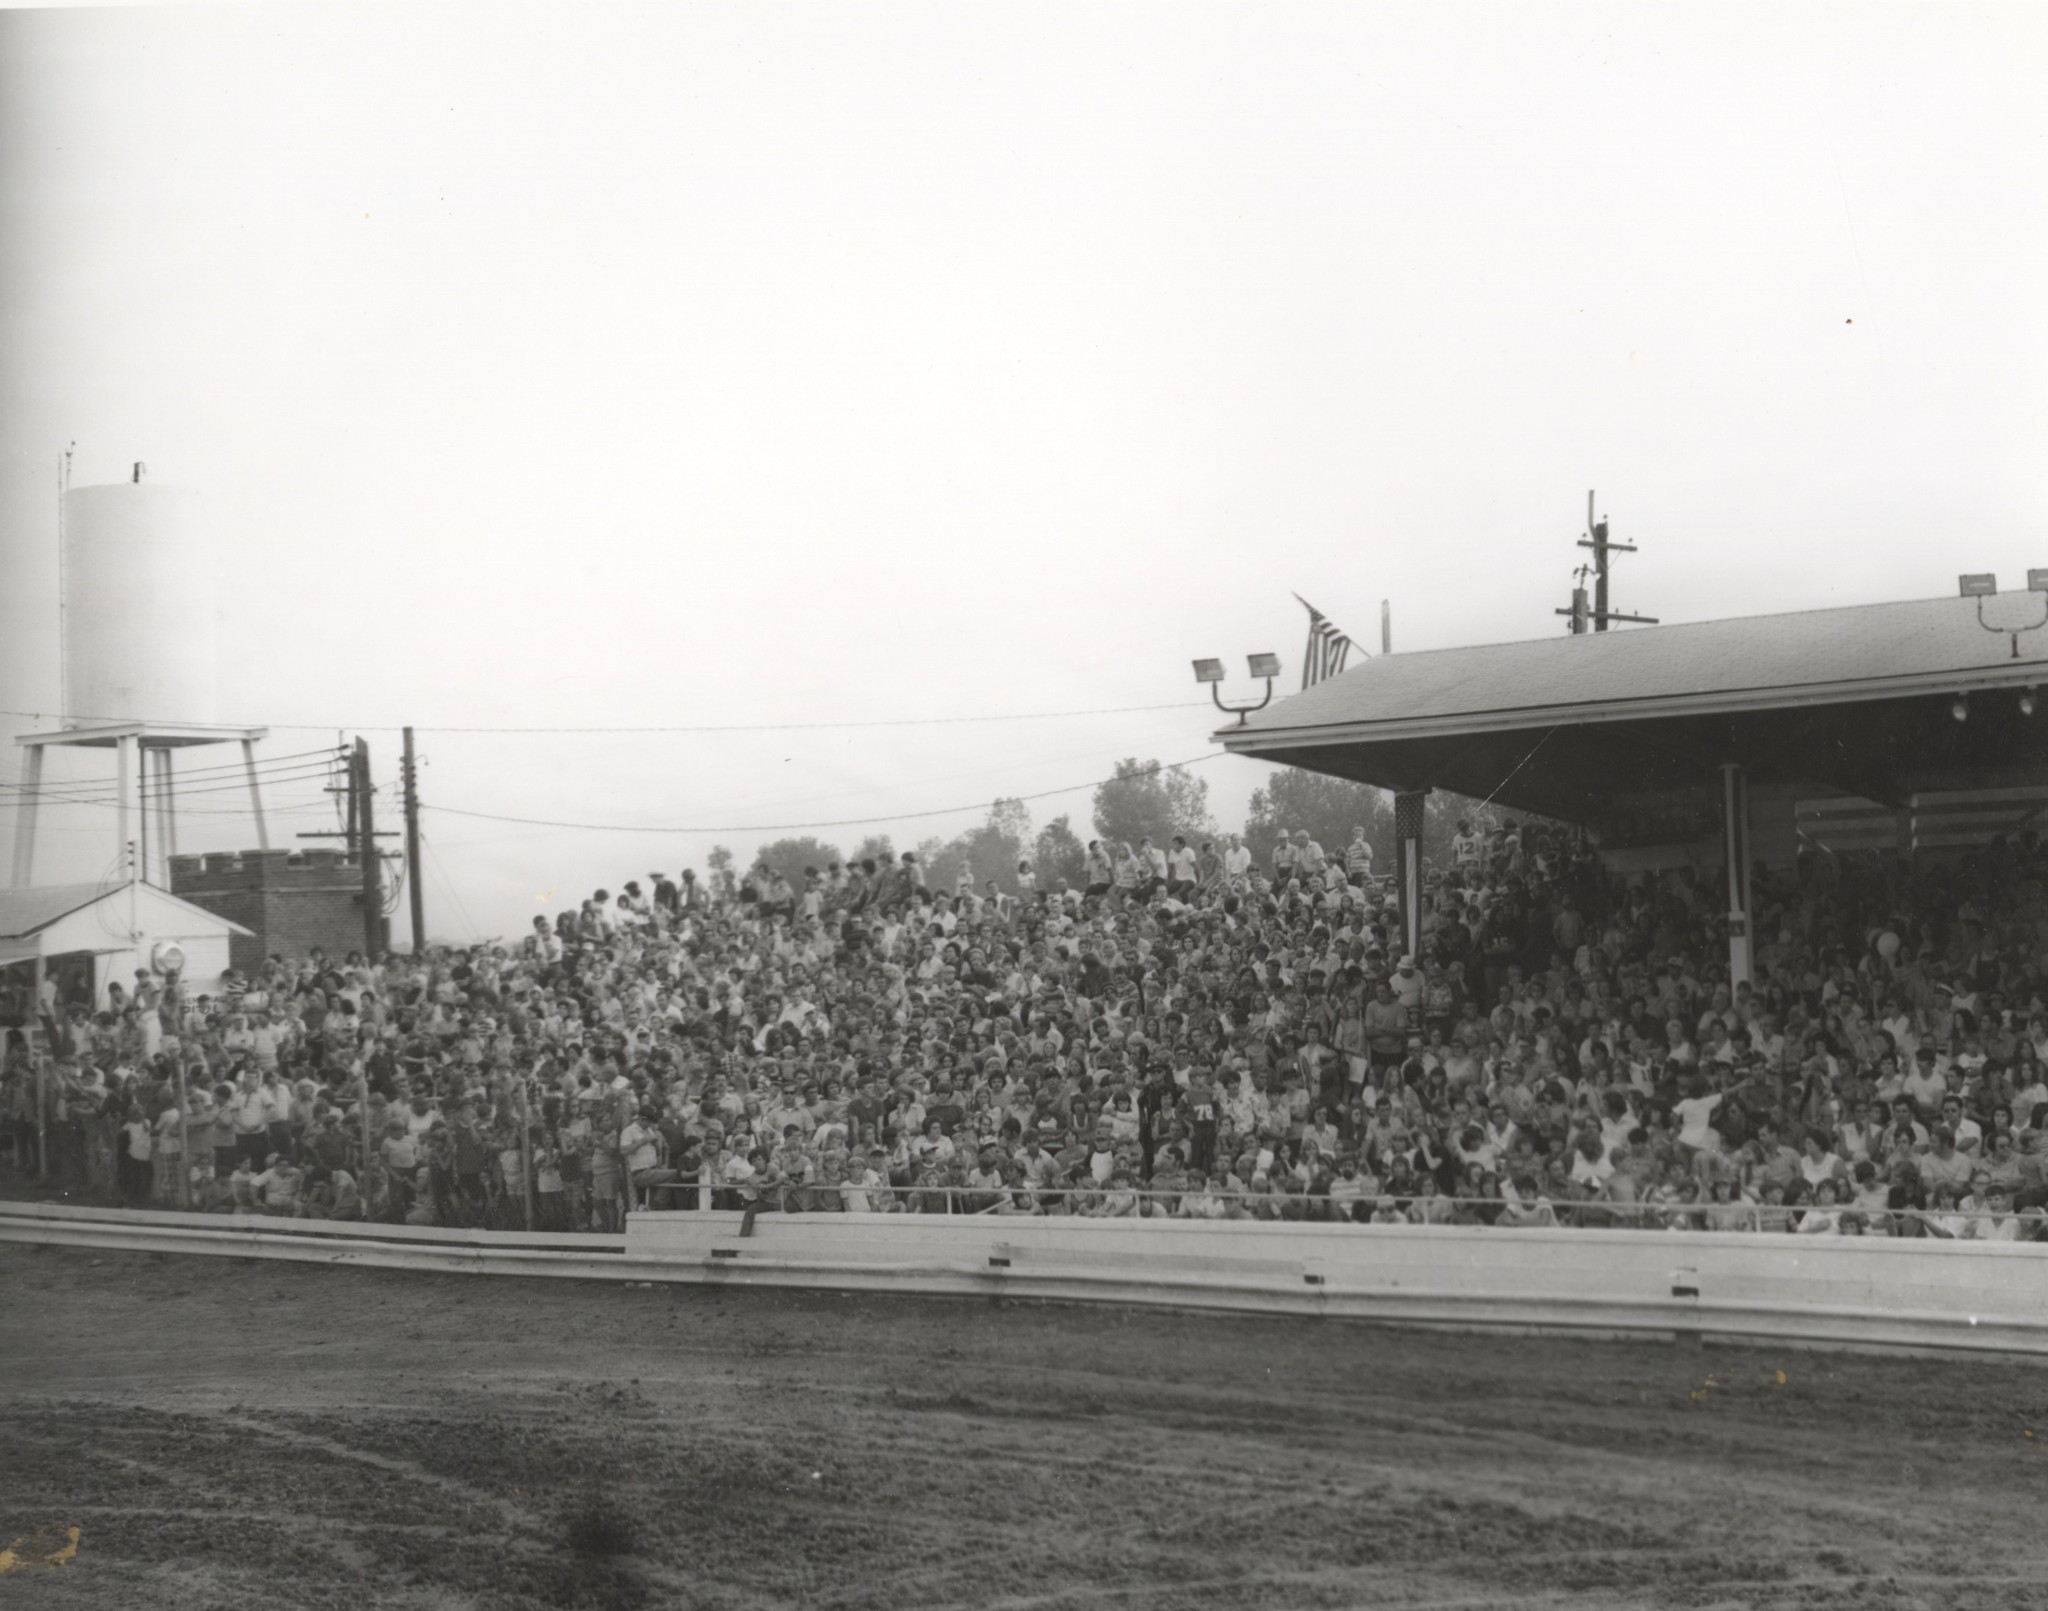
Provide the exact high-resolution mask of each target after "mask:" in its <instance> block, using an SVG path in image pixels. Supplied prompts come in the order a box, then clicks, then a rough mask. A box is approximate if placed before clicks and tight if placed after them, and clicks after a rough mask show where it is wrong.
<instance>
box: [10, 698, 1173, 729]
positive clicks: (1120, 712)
mask: <svg viewBox="0 0 2048 1611" xmlns="http://www.w3.org/2000/svg"><path fill="white" fill-rule="evenodd" d="M1208 708H1209V707H1208V706H1207V705H1204V704H1202V703H1201V702H1200V701H1198V700H1175V701H1173V702H1172V703H1170V704H1165V705H1102V706H1097V707H1095V708H1092V709H1088V710H1031V711H1010V712H1002V713H994V714H985V715H979V716H895V717H885V718H881V719H877V720H872V721H858V722H710V723H697V724H694V725H688V726H655V727H433V726H428V725H425V724H423V723H418V722H415V723H414V724H413V731H415V732H418V733H556V734H562V733H794V732H810V731H822V730H827V729H834V728H862V727H953V726H960V725H963V724H967V723H974V722H1049V721H1059V720H1062V719H1065V718H1068V717H1075V716H1128V715H1132V714H1134V713H1137V712H1140V711H1153V710H1207V709H1208ZM50 714H51V713H50V712H48V711H30V710H0V716H20V717H23V718H25V719H27V720H30V721H43V720H45V719H46V718H48V717H49V715H50ZM70 719H71V720H73V721H84V722H113V721H128V720H131V719H132V718H130V717H126V716H90V715H74V716H73V717H71V718H70ZM250 725H251V726H257V727H273V728H278V729H281V730H285V731H303V732H311V733H322V732H332V731H334V730H335V729H336V728H347V729H348V730H349V731H351V732H357V733H396V732H400V731H402V728H401V726H400V725H399V724H395V723H388V722H387V723H377V722H255V723H251V724H250Z"/></svg>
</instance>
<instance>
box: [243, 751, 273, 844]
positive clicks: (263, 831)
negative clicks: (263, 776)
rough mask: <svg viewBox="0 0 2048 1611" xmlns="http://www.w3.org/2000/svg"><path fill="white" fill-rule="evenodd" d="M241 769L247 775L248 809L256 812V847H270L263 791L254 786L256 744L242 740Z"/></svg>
mask: <svg viewBox="0 0 2048 1611" xmlns="http://www.w3.org/2000/svg"><path fill="white" fill-rule="evenodd" d="M242 770H243V771H244V772H246V773H248V775H249V809H250V810H251V811H254V812H255V813H256V848H257V849H258V850H268V849H269V848H270V828H269V825H268V824H266V823H265V822H264V820H263V791H262V790H261V789H259V788H258V787H257V786H256V746H255V744H254V743H252V742H251V741H250V740H248V739H246V738H245V739H243V740H242Z"/></svg>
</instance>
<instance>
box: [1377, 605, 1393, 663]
mask: <svg viewBox="0 0 2048 1611" xmlns="http://www.w3.org/2000/svg"><path fill="white" fill-rule="evenodd" d="M1393 652H1394V604H1393V600H1391V599H1381V600H1380V653H1381V654H1392V653H1393Z"/></svg>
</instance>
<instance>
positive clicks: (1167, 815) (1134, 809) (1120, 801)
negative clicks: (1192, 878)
mask: <svg viewBox="0 0 2048 1611" xmlns="http://www.w3.org/2000/svg"><path fill="white" fill-rule="evenodd" d="M1215 831H1216V825H1215V823H1214V822H1213V821H1212V820H1211V819H1210V816H1209V783H1208V780H1207V779H1206V778H1198V777H1196V776H1195V775H1194V774H1193V773H1192V772H1189V771H1186V770H1184V769H1183V768H1181V767H1178V766H1161V765H1160V764H1159V763H1158V762H1157V761H1140V760H1136V759H1129V760H1122V761H1118V762H1117V763H1116V775H1115V776H1114V777H1113V778H1111V779H1109V781H1107V782H1105V783H1103V784H1100V785H1098V786H1097V788H1096V790H1095V832H1096V833H1097V834H1098V835H1099V836H1100V837H1102V838H1103V839H1106V840H1109V841H1110V842H1111V843H1113V844H1129V845H1133V846H1135V845H1136V844H1137V842H1138V841H1139V840H1140V839H1150V840H1151V841H1152V843H1153V844H1155V845H1166V844H1169V843H1171V841H1172V839H1173V836H1174V835H1175V834H1185V835H1187V837H1188V839H1189V841H1190V842H1191V843H1192V842H1195V841H1197V840H1199V839H1201V838H1202V837H1203V836H1204V835H1212V834H1214V833H1215Z"/></svg>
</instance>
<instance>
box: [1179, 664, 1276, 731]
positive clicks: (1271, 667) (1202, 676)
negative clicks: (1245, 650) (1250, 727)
mask: <svg viewBox="0 0 2048 1611" xmlns="http://www.w3.org/2000/svg"><path fill="white" fill-rule="evenodd" d="M1245 664H1246V665H1247V666H1249V667H1250V668H1251V674H1252V675H1253V676H1254V677H1263V678H1265V679H1266V694H1265V697H1264V698H1263V699H1261V700H1260V701H1259V702H1258V703H1257V704H1256V705H1226V704H1224V703H1223V696H1222V695H1221V694H1219V693H1218V692H1217V691H1216V685H1217V684H1218V683H1220V682H1222V681H1223V662H1222V661H1221V660H1197V661H1196V662H1195V681H1196V682H1205V683H1207V684H1208V685H1209V697H1210V698H1211V699H1212V700H1214V701H1215V702H1216V708H1217V709H1218V710H1220V711H1222V712H1223V714H1224V715H1226V716H1235V717H1236V718H1237V725H1238V726H1239V727H1242V726H1244V725H1245V718H1246V717H1247V716H1249V715H1251V714H1252V712H1254V711H1259V710H1264V709H1265V708H1266V707H1267V706H1268V705H1270V704H1272V703H1273V679H1274V678H1275V677H1277V676H1279V675H1280V657H1279V656H1278V655H1277V654H1255V655H1252V656H1250V657H1248V658H1247V660H1246V662H1245Z"/></svg>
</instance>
